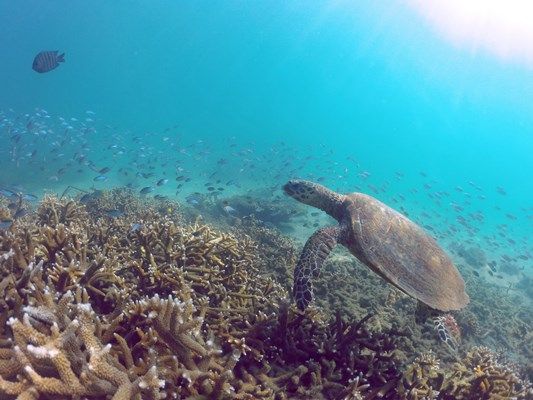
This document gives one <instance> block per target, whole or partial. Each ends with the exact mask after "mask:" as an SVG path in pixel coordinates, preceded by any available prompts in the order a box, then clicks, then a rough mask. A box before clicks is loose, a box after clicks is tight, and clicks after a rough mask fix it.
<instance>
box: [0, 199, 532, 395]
mask: <svg viewBox="0 0 533 400" xmlns="http://www.w3.org/2000/svg"><path fill="white" fill-rule="evenodd" d="M117 202H120V204H121V205H122V206H123V207H122V206H121V207H122V210H123V211H124V212H123V213H120V214H115V213H114V214H112V215H108V214H106V212H107V211H108V210H110V209H117V208H118V203H117ZM167 205H168V204H167V203H166V201H152V200H147V201H146V202H145V201H144V200H143V199H139V198H136V197H135V196H133V195H132V194H131V193H130V192H128V191H115V192H111V193H105V192H101V193H98V194H97V195H96V194H91V195H90V196H89V198H88V199H87V198H86V199H85V200H84V204H82V203H80V202H79V201H76V200H68V199H62V200H58V199H56V198H54V197H46V198H45V199H44V201H43V202H42V203H41V205H40V206H39V208H38V209H37V212H36V213H33V214H31V215H28V216H26V217H24V218H23V219H17V220H16V221H14V223H13V225H12V226H10V227H9V229H5V230H2V231H0V398H2V399H3V398H7V399H13V398H18V399H22V400H24V399H87V400H93V399H94V400H95V399H159V398H176V399H180V398H187V399H197V400H201V399H205V400H207V399H269V400H281V399H310V398H312V399H345V400H348V399H360V398H364V399H373V398H388V399H396V398H399V397H398V396H406V397H408V398H420V397H416V396H419V395H421V394H422V393H425V394H426V395H427V396H430V395H431V393H434V392H436V391H439V390H440V392H441V393H444V394H447V393H453V394H454V395H458V396H467V395H469V393H472V390H474V389H473V388H477V389H480V388H481V389H482V390H484V392H483V393H493V392H494V393H504V392H505V391H507V392H505V393H518V394H517V396H521V395H522V393H526V392H525V391H526V390H527V385H526V384H524V383H520V382H519V381H516V379H515V375H512V374H508V373H507V372H505V371H504V370H502V369H501V368H503V367H501V368H500V367H499V366H495V364H494V363H492V361H491V360H487V359H486V358H483V357H481V358H480V356H478V355H474V354H472V355H470V356H469V357H470V358H467V359H466V360H465V361H464V362H463V363H462V364H458V365H457V366H456V367H454V369H452V370H451V372H449V371H448V372H446V371H444V372H442V371H440V370H439V371H438V372H435V373H433V372H432V370H431V369H430V368H429V367H427V366H422V364H421V363H422V362H423V359H422V358H420V359H419V360H417V361H416V363H418V364H416V365H415V364H413V365H412V366H411V367H410V369H408V370H407V372H406V374H404V376H403V377H402V374H401V370H400V365H399V364H398V361H397V360H398V357H397V351H396V343H397V342H398V340H397V339H398V338H399V337H401V336H402V335H401V334H400V332H399V331H398V329H385V330H381V331H378V330H376V329H374V330H371V329H369V326H370V325H371V324H372V323H373V321H372V320H373V319H374V318H370V317H365V318H363V319H362V320H361V319H360V318H355V319H353V320H352V321H347V320H346V319H345V318H343V317H341V314H340V313H337V314H336V316H335V317H334V318H328V317H327V316H323V315H322V314H321V313H320V312H318V311H317V310H316V309H310V310H307V311H306V313H304V314H302V313H300V312H299V311H297V310H295V309H293V308H292V307H290V306H289V305H288V303H287V302H286V297H287V290H286V289H285V288H284V287H283V286H284V285H285V284H286V283H287V282H286V277H287V276H288V273H289V274H290V271H288V270H287V268H286V267H287V265H288V264H291V263H293V261H294V255H295V247H294V245H293V244H292V242H290V241H288V240H287V239H286V238H284V237H282V236H281V235H280V234H279V233H277V232H274V231H271V230H269V229H267V228H264V227H261V226H258V225H254V224H249V225H246V224H243V225H241V229H234V230H232V231H230V232H221V231H218V230H216V229H214V228H213V227H211V226H209V225H206V224H203V223H201V222H196V223H187V224H185V223H183V219H182V218H181V216H180V215H179V214H178V213H176V212H175V211H174V210H176V209H179V207H176V206H172V209H171V210H169V208H168V207H166V206H167ZM267 271H269V272H272V271H273V273H271V274H266V273H265V272H267ZM278 280H281V282H282V283H283V284H284V285H281V284H280V283H278ZM401 302H402V300H401V299H399V300H397V301H395V302H393V303H391V304H390V305H388V306H387V307H390V308H391V307H393V306H397V305H398V303H401ZM372 307H373V308H376V309H378V305H377V304H372ZM399 340H401V339H399ZM480 354H481V353H480ZM474 364H475V365H474ZM498 365H500V364H498ZM428 368H429V369H428ZM426 376H427V377H428V378H427V379H428V380H427V381H425V382H421V379H422V378H423V377H426ZM441 376H445V377H446V379H444V380H442V382H440V383H439V379H441V378H440V377H441ZM487 382H488V383H487ZM468 385H470V386H468ZM520 385H521V386H520ZM437 386H438V389H437ZM431 390H433V392H431ZM409 396H410V397H409ZM443 398H446V399H448V398H449V397H443ZM465 398H466V397H465Z"/></svg>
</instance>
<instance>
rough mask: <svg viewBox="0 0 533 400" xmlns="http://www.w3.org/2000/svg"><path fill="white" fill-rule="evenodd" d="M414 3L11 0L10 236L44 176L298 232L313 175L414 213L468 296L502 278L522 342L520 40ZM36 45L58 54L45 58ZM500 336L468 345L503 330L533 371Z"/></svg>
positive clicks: (528, 209) (0, 49) (531, 218)
mask: <svg viewBox="0 0 533 400" xmlns="http://www.w3.org/2000/svg"><path fill="white" fill-rule="evenodd" d="M422 3H423V2H418V1H415V0H413V1H410V0H392V1H384V0H383V1H382V0H376V1H348V0H336V1H333V0H329V1H318V0H317V1H308V0H307V1H278V0H272V1H233V0H228V1H204V0H198V1H159V0H153V1H149V2H148V1H138V0H131V1H122V0H117V1H103V0H94V1H90V2H88V1H80V0H74V1H72V0H69V1H66V0H55V1H39V0H33V1H26V0H17V1H8V0H0V38H2V39H1V40H0V54H2V62H1V63H0V82H1V84H0V138H1V139H2V146H0V200H2V202H3V203H0V205H2V207H7V209H9V210H10V211H9V215H7V216H3V217H2V218H3V219H2V221H0V234H6V235H7V233H6V232H7V231H9V230H10V229H15V228H16V225H17V223H19V221H23V220H24V219H25V218H32V217H31V215H32V213H34V212H35V210H36V209H38V207H39V202H40V201H41V200H42V199H43V198H44V197H45V195H47V194H55V195H57V196H58V197H65V198H70V197H72V198H76V199H77V201H80V202H82V203H85V202H86V201H87V200H88V198H89V197H86V196H93V197H90V198H91V199H94V196H100V195H101V193H104V192H107V191H111V190H116V189H117V188H120V189H125V190H128V191H130V192H131V193H134V194H135V196H137V197H139V198H140V199H143V200H149V201H152V200H154V201H160V202H167V201H170V202H176V204H179V207H181V208H182V209H184V210H188V211H185V212H184V213H185V214H187V213H189V214H190V215H195V216H197V215H202V216H203V217H204V218H206V221H208V222H209V223H212V224H214V225H215V226H218V225H220V226H221V227H224V226H225V227H230V228H232V227H235V226H241V225H242V224H245V222H243V221H246V220H247V219H249V218H253V219H254V220H257V221H258V223H260V224H261V226H264V227H265V229H272V230H274V231H276V232H278V233H279V234H280V235H284V237H286V238H288V239H290V240H291V241H294V243H295V246H297V248H298V249H299V250H301V246H302V245H303V244H304V243H305V241H306V239H307V238H308V237H309V236H310V235H311V234H312V233H313V232H314V231H316V229H318V228H320V227H323V226H327V225H331V223H332V222H334V221H333V220H332V219H331V218H329V217H328V216H327V215H325V214H324V213H322V212H321V211H320V210H317V209H314V208H312V207H309V206H304V205H301V204H299V203H297V202H296V201H295V200H294V199H291V198H289V197H288V196H286V195H285V194H284V193H283V190H282V187H283V185H284V184H285V183H286V182H287V181H288V180H289V179H296V178H298V179H305V180H309V181H313V182H317V183H320V184H322V185H324V186H326V187H328V188H330V189H332V190H334V191H337V192H340V193H352V192H363V193H366V194H368V195H371V196H373V197H375V198H377V199H379V200H380V201H382V202H384V203H385V204H387V205H388V206H390V207H392V208H394V209H396V210H398V211H400V212H401V213H402V214H404V215H406V216H407V217H409V218H410V219H411V220H413V221H414V222H416V223H417V224H419V225H420V226H422V227H423V228H424V230H425V231H426V232H427V233H428V234H429V235H431V236H432V237H434V238H435V239H436V241H437V242H438V243H439V245H440V246H441V247H442V248H443V249H444V250H445V251H446V252H447V253H448V254H450V255H451V257H452V259H453V261H454V263H455V264H456V265H457V267H458V270H459V271H460V273H461V274H462V276H463V277H464V278H465V281H466V292H467V293H469V294H470V297H471V298H472V299H474V300H473V303H475V304H477V303H476V301H478V300H479V299H480V298H481V297H482V295H480V294H479V293H485V295H486V293H492V295H494V293H497V295H495V296H499V295H502V296H503V295H505V296H509V297H508V299H509V302H510V304H516V308H512V307H511V309H512V310H514V311H516V315H517V317H516V318H517V319H520V318H521V320H520V324H521V325H520V326H521V327H522V328H524V326H525V327H526V328H524V329H525V330H526V331H527V333H526V332H524V330H519V329H517V330H516V331H517V332H520V333H517V336H516V338H515V339H516V340H517V341H518V342H519V341H520V340H526V341H529V345H531V325H529V328H527V326H528V324H530V323H531V310H532V304H533V303H532V302H533V63H532V62H530V60H529V59H528V58H527V57H521V54H522V53H523V54H526V53H527V52H528V51H529V49H524V50H523V51H522V50H521V49H518V50H516V49H515V48H514V47H513V51H515V50H516V54H518V56H515V53H512V54H511V55H510V53H506V52H505V51H502V48H501V47H499V48H498V51H494V52H493V51H491V47H490V43H489V44H488V45H487V44H485V43H484V44H483V45H479V46H478V45H476V43H475V41H474V42H468V41H466V42H461V41H460V40H459V39H457V37H458V36H459V33H458V34H457V35H455V34H454V32H455V31H453V29H455V28H453V27H454V26H455V25H454V24H453V23H451V26H452V32H451V33H450V34H446V33H443V29H444V28H442V26H443V25H438V24H436V23H435V19H434V18H433V16H434V15H435V13H432V12H431V11H432V10H431V7H429V8H427V7H426V8H424V7H421V6H420V4H422ZM428 3H431V2H428ZM459 3H460V2H459ZM459 3H458V4H459ZM443 4H445V2H444V3H443ZM450 4H452V3H450ZM428 10H429V11H428ZM528 10H529V9H528ZM439 13H440V14H442V13H441V12H440V9H439ZM428 15H430V16H431V17H428ZM471 25H472V24H471ZM474 25H475V24H474ZM458 29H459V28H458ZM479 29H480V30H483V25H482V24H480V28H479ZM485 29H487V28H485ZM465 32H466V33H465ZM468 32H469V30H468V29H465V30H464V32H463V31H461V32H460V33H461V35H463V34H464V35H466V34H467V33H468ZM491 32H495V33H494V34H497V31H491ZM483 34H484V33H483V32H475V35H474V36H475V37H476V38H477V37H478V36H479V37H481V36H482V35H483ZM485 34H486V32H485ZM476 35H477V36H476ZM502 36H503V34H502ZM450 37H452V39H457V40H452V39H450ZM461 37H462V36H461ZM489 42H490V41H489ZM517 42H520V41H517ZM504 50H505V49H504ZM43 51H44V52H53V51H58V53H55V54H54V53H46V54H44V55H41V56H40V59H39V60H37V61H38V62H39V68H40V70H39V71H38V70H37V69H36V67H35V65H36V64H35V63H37V61H36V62H35V63H34V58H36V56H37V55H38V54H39V53H40V52H43ZM62 53H64V62H63V61H62V60H61V59H60V58H58V57H59V55H60V54H62ZM502 54H503V55H502ZM527 54H529V53H527ZM32 63H34V64H33V65H34V67H33V69H32ZM101 191H103V192H101ZM4 203H5V204H4ZM165 204H166V203H165ZM127 213H128V210H127V208H125V207H124V206H123V205H121V204H116V206H114V207H108V208H107V209H106V210H105V211H104V217H106V218H109V219H110V220H116V219H121V218H129V217H128V216H127V215H126V214H127ZM2 215H3V214H2ZM134 222H135V223H136V224H138V225H135V230H138V229H141V224H142V221H140V220H139V221H134ZM20 223H22V222H20ZM221 229H223V228H221ZM130 233H131V232H130ZM5 250H6V251H7V250H8V249H5ZM339 257H340V256H339ZM295 261H296V260H293V264H294V262H295ZM287 267H288V268H289V269H290V271H292V268H293V267H294V265H288V266H287ZM291 274H292V272H291ZM289 276H290V274H289ZM282 284H288V286H290V285H291V284H292V282H282ZM479 288H482V289H479ZM485 290H487V291H488V292H486V291H485ZM472 293H474V294H472ZM475 293H478V296H479V297H476V295H475ZM492 295H491V296H492ZM339 296H340V295H339ZM512 296H514V297H512ZM476 299H477V300H476ZM479 301H480V304H482V300H479ZM370 303H372V301H370ZM487 307H488V308H490V307H492V305H491V306H490V307H489V306H487ZM481 309H482V307H481V306H479V307H477V308H476V307H472V308H471V309H470V308H468V310H472V311H471V312H472V313H474V314H475V315H476V316H477V318H479V319H483V318H484V316H483V315H482V314H483V312H482V311H480V310H481ZM502 310H503V309H502ZM505 310H507V311H505V313H508V312H509V311H508V310H509V309H508V308H505ZM528 310H529V311H528ZM352 311H353V310H352ZM498 312H499V311H498ZM498 312H497V311H495V313H496V314H498ZM502 313H503V311H502ZM354 314H357V312H355V311H354ZM526 314H529V316H525V317H524V315H526ZM498 315H500V314H498ZM363 316H364V315H361V316H360V317H363ZM522 317H523V318H522ZM494 318H496V317H494ZM459 324H460V325H461V320H459ZM522 328H520V329H522ZM483 335H484V336H483ZM506 335H507V334H506V333H505V334H504V333H502V332H498V333H497V332H496V328H494V329H493V328H490V329H489V328H487V329H485V330H484V331H483V332H482V333H479V334H478V335H477V338H474V337H471V338H468V339H466V340H465V343H466V342H468V343H472V344H483V345H487V346H489V347H491V346H492V347H494V348H498V349H499V348H506V349H507V352H508V353H509V356H510V358H512V359H513V360H514V361H516V362H517V363H520V364H527V363H529V367H527V368H525V371H526V373H525V374H526V375H527V374H531V373H532V369H531V359H529V361H528V358H529V357H530V356H531V348H530V349H529V350H528V351H529V353H528V352H525V350H524V347H529V346H528V345H527V343H526V344H525V343H524V342H520V343H521V344H519V345H518V344H516V343H518V342H515V341H514V340H515V339H511V338H509V337H506ZM473 336H476V335H473ZM481 337H482V339H480V338H481ZM519 337H521V338H522V339H520V338H519ZM437 339H438V338H437ZM437 339H435V340H436V341H437ZM441 339H442V338H441ZM427 343H429V342H427ZM427 343H426V345H427ZM447 344H448V343H447ZM411 355H412V356H413V357H414V354H411ZM327 397H328V396H326V398H327ZM303 398H305V397H303ZM309 398H312V397H309ZM332 398H333V397H332ZM398 398H399V397H398ZM524 398H525V397H524Z"/></svg>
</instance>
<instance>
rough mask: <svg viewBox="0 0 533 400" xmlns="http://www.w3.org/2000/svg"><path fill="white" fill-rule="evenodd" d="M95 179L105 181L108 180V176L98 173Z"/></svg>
mask: <svg viewBox="0 0 533 400" xmlns="http://www.w3.org/2000/svg"><path fill="white" fill-rule="evenodd" d="M93 181H95V182H104V181H107V176H105V175H98V176H96V177H95V178H94V179H93Z"/></svg>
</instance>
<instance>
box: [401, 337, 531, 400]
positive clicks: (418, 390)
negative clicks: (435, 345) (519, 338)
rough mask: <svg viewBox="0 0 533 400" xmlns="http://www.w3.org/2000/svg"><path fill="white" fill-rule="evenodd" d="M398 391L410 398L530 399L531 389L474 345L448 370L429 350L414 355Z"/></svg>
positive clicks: (512, 370)
mask: <svg viewBox="0 0 533 400" xmlns="http://www.w3.org/2000/svg"><path fill="white" fill-rule="evenodd" d="M398 394H399V395H400V396H401V398H406V399H409V400H416V399H442V400H448V399H449V400H452V399H458V400H461V399H464V400H467V399H472V400H477V399H479V400H483V399H530V398H531V397H532V396H533V389H532V387H531V383H529V382H527V381H524V380H522V379H521V378H520V377H519V375H518V373H517V372H516V371H515V370H514V367H513V366H512V365H510V364H505V363H501V362H500V361H499V360H498V356H497V355H496V354H494V353H493V352H491V351H490V350H489V349H488V348H486V347H473V348H472V349H471V350H470V351H469V352H468V353H467V354H466V355H465V356H464V357H463V358H462V359H461V360H460V361H459V362H456V363H455V364H454V365H453V366H452V367H451V368H449V369H447V370H445V369H443V368H441V365H440V362H439V360H438V359H437V358H436V357H435V355H434V354H433V353H431V352H429V353H426V354H423V355H422V356H420V357H417V358H416V359H415V360H414V362H413V363H411V364H410V365H409V366H408V367H407V369H406V371H405V373H404V374H403V376H402V381H401V385H400V387H399V388H398Z"/></svg>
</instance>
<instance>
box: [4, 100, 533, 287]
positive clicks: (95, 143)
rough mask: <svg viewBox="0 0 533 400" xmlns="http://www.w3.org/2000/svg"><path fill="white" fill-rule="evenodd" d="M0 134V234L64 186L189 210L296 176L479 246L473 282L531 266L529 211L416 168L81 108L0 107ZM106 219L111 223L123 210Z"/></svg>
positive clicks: (229, 208) (318, 220) (502, 191)
mask: <svg viewBox="0 0 533 400" xmlns="http://www.w3.org/2000/svg"><path fill="white" fill-rule="evenodd" d="M0 135H1V138H2V143H3V146H2V147H1V148H0V157H1V158H2V163H3V165H4V168H2V169H1V170H0V196H2V197H5V198H7V199H8V200H9V208H10V210H11V212H12V217H11V218H10V219H5V220H2V221H0V230H6V229H9V228H10V226H11V225H12V224H13V223H14V221H15V220H16V219H18V218H22V217H23V216H24V215H25V214H26V213H27V212H28V206H27V205H26V204H27V203H28V202H30V203H31V202H36V201H37V200H38V198H39V196H40V195H42V193H43V192H44V191H52V192H55V193H62V192H64V191H65V189H67V188H72V187H73V188H75V189H77V190H78V191H79V192H81V193H85V194H84V195H83V196H82V197H81V199H80V200H81V201H82V202H83V201H84V199H85V200H87V199H89V198H90V196H94V195H96V194H97V193H98V192H99V191H100V190H103V189H110V188H113V187H128V188H131V189H133V190H135V191H137V192H138V193H139V194H140V195H141V196H153V197H155V198H157V199H165V198H176V199H178V200H180V201H182V202H183V203H185V204H187V205H189V206H191V207H195V206H197V205H198V204H199V203H200V202H201V201H202V199H203V198H204V197H205V196H210V197H211V198H216V199H224V198H230V197H231V195H237V194H240V195H251V194H253V193H254V191H257V190H258V189H262V192H261V193H262V194H261V195H262V196H267V197H269V198H270V200H271V201H273V202H284V201H287V199H286V198H285V197H284V196H283V194H282V192H281V190H280V188H281V186H282V185H283V184H284V183H285V182H286V181H287V180H288V179H290V178H294V177H299V178H303V179H308V180H312V181H316V182H319V183H322V184H324V185H326V186H329V187H331V188H332V189H334V190H337V191H339V192H354V191H359V192H365V193H368V194H370V195H373V196H375V197H377V198H379V199H380V200H382V201H384V202H385V203H387V204H390V205H391V206H392V207H394V208H396V209H397V210H399V211H401V212H402V213H404V214H405V215H408V216H409V217H410V218H411V219H413V220H414V221H416V222H417V223H419V224H420V225H421V226H423V227H424V228H425V229H426V230H428V231H429V232H430V233H431V234H432V235H434V236H435V238H437V240H439V241H442V242H444V243H451V242H453V241H457V240H459V241H461V242H462V243H463V245H472V246H478V247H480V248H483V249H485V250H486V251H487V253H489V254H490V260H489V263H487V265H486V266H485V269H484V270H480V271H478V270H476V271H474V275H476V276H479V275H480V273H482V274H488V275H489V276H491V277H493V276H495V277H501V276H502V275H501V273H500V272H498V265H499V264H501V263H520V265H522V266H525V267H526V269H530V268H531V267H533V265H532V260H533V250H532V246H533V239H532V235H531V234H530V233H531V232H529V234H528V233H527V232H523V231H520V230H517V229H516V227H520V226H522V227H523V226H526V227H527V226H531V224H532V222H533V208H532V207H522V208H520V209H515V210H507V209H505V208H504V207H503V204H505V201H504V200H505V199H506V196H509V195H510V194H508V190H507V189H506V188H505V187H503V186H502V185H498V186H495V187H489V188H487V187H481V186H480V185H478V184H476V182H473V181H469V182H457V185H455V186H454V187H445V186H444V184H443V183H441V182H439V180H438V178H436V177H432V176H431V174H430V173H428V172H426V171H419V172H418V173H416V174H413V173H410V174H408V173H407V172H404V171H394V170H391V171H390V172H389V174H388V176H385V177H383V176H378V174H376V173H373V172H372V171H369V170H368V169H366V168H365V167H364V166H363V165H361V163H360V161H358V159H357V156H356V155H353V156H348V157H346V158H344V160H343V161H342V162H340V161H339V157H338V156H337V155H336V154H335V151H334V150H333V149H331V148H328V146H326V145H317V146H316V147H314V148H313V147H312V146H311V145H309V146H306V147H304V148H299V147H298V146H291V145H289V144H288V143H285V142H282V141H280V142H273V143H271V144H270V146H264V145H261V146H258V145H256V144H255V143H254V142H242V141H240V140H238V139H237V138H235V137H233V138H230V139H229V140H227V141H226V142H225V143H224V144H223V145H221V144H220V143H210V142H209V141H207V140H202V139H198V138H190V137H187V136H186V135H184V134H183V133H181V132H180V128H179V126H178V125H174V126H171V127H168V128H166V129H164V130H163V131H162V132H151V131H148V132H142V133H139V132H130V131H128V130H124V129H122V128H120V127H114V126H110V125H106V124H105V122H103V121H100V120H99V118H98V117H97V114H96V113H95V112H94V111H91V110H87V111H86V112H85V114H84V115H82V116H79V115H78V116H74V117H67V116H58V115H51V114H50V113H48V112H47V111H46V110H44V109H36V110H35V111H34V112H32V113H26V114H17V113H16V112H15V111H14V110H11V109H10V110H4V111H1V110H0ZM95 138H98V140H96V139H95ZM413 182H417V184H416V185H413ZM398 188H400V189H398ZM499 199H501V200H502V201H501V202H499V201H498V200H499ZM222 209H223V212H224V213H225V214H226V215H227V216H235V215H238V210H236V206H235V205H233V204H231V202H224V204H223V207H222ZM487 210H490V220H488V219H487V216H486V215H487ZM106 214H107V215H108V216H109V217H110V218H120V217H121V216H122V215H123V214H124V211H123V210H120V209H112V210H108V211H107V212H106ZM304 214H305V218H303V219H302V220H301V221H300V222H301V224H302V225H303V226H304V227H306V228H310V229H314V228H315V227H317V226H321V225H324V219H323V218H324V217H323V214H322V213H320V212H317V211H316V210H310V211H308V212H307V213H306V212H304ZM494 215H496V216H497V218H495V217H494ZM141 227H142V225H140V224H139V225H138V226H132V229H133V230H137V229H141Z"/></svg>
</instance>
